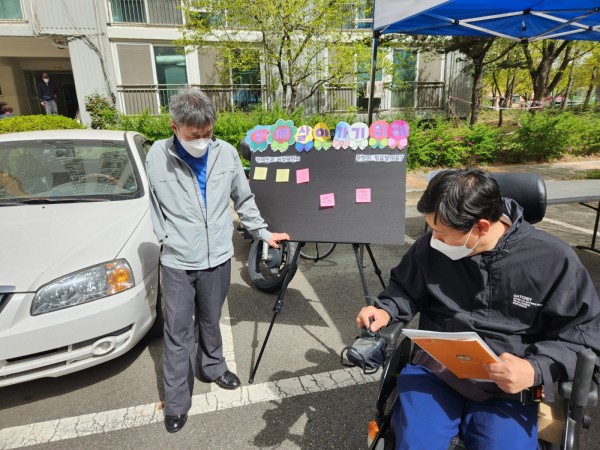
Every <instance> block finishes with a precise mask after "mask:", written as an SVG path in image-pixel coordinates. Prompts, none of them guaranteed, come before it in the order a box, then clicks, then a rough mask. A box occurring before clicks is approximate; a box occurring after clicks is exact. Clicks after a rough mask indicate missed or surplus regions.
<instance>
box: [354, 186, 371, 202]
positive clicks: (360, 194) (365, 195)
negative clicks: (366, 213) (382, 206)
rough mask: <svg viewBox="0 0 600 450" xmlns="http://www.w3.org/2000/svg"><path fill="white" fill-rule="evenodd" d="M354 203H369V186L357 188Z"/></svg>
mask: <svg viewBox="0 0 600 450" xmlns="http://www.w3.org/2000/svg"><path fill="white" fill-rule="evenodd" d="M356 203H371V188H363V189H357V190H356Z"/></svg>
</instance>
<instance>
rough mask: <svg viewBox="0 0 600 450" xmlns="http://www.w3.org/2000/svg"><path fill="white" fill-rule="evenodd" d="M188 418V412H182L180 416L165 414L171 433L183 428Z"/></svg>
mask: <svg viewBox="0 0 600 450" xmlns="http://www.w3.org/2000/svg"><path fill="white" fill-rule="evenodd" d="M187 418H188V415H187V414H181V415H180V416H165V428H166V429H167V431H168V432H169V433H177V432H178V431H179V430H181V429H182V428H183V426H184V425H185V422H186V421H187Z"/></svg>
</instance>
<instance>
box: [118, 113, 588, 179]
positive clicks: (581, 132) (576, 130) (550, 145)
mask: <svg viewBox="0 0 600 450" xmlns="http://www.w3.org/2000/svg"><path fill="white" fill-rule="evenodd" d="M513 117H514V120H513V122H517V123H518V124H519V125H518V126H516V127H515V126H505V127H503V128H498V127H497V126H496V123H490V124H486V123H478V124H476V125H474V126H472V127H469V126H468V125H467V124H466V123H459V124H456V123H455V121H454V120H448V119H447V118H445V117H442V116H437V117H433V118H429V119H419V118H414V117H412V116H411V117H409V116H408V115H404V114H403V113H393V114H392V113H390V114H388V115H386V116H385V117H383V116H382V117H381V119H382V120H386V121H387V122H392V121H394V120H398V119H403V120H406V121H407V122H409V125H410V136H409V138H408V144H409V145H408V153H407V155H408V158H407V166H408V168H409V169H417V168H420V167H428V168H433V167H461V166H480V165H486V164H489V163H506V164H516V163H524V162H532V161H549V160H553V159H557V158H560V157H562V156H564V155H567V154H570V155H573V156H584V155H591V154H596V153H599V152H600V121H599V120H598V113H596V112H588V113H584V112H582V113H573V112H564V111H560V110H558V109H557V110H552V111H537V112H536V113H535V114H532V113H531V112H528V111H514V112H513ZM278 119H285V120H293V121H294V124H296V125H298V126H300V125H305V124H308V125H310V126H314V125H315V124H317V123H319V122H324V123H326V124H327V125H328V126H329V128H330V129H333V128H335V125H336V124H337V123H338V122H340V121H344V122H348V123H350V124H352V123H354V122H357V121H360V120H364V119H360V118H359V117H358V116H357V114H356V113H355V112H349V113H346V114H314V115H304V114H303V112H302V111H301V110H298V111H296V112H294V114H291V115H290V114H288V113H287V111H286V110H284V109H282V108H280V107H279V106H278V105H275V106H274V107H273V108H270V109H268V110H267V109H263V108H262V107H257V108H255V109H252V110H250V111H229V112H220V113H219V118H218V120H217V123H216V124H215V129H214V135H215V136H216V137H218V138H220V139H223V140H225V141H227V142H229V143H230V144H231V145H233V146H234V147H236V148H237V147H238V145H239V143H240V141H241V140H242V139H243V138H244V137H245V136H246V133H247V132H248V130H251V129H252V128H254V127H255V126H256V125H271V124H274V123H275V122H276V121H277V120H278ZM494 122H495V121H494ZM169 124H170V116H169V115H168V114H167V113H166V112H165V111H163V112H162V113H161V114H160V115H158V116H153V115H150V114H149V113H148V112H145V113H143V114H139V115H136V116H124V115H123V116H119V118H118V121H117V123H116V124H115V126H114V127H116V128H118V129H123V130H135V131H139V132H140V133H142V134H144V135H145V136H147V137H148V138H149V139H151V140H157V139H164V138H167V137H169V136H171V135H172V131H171V128H170V126H169ZM242 163H243V164H244V165H245V166H248V165H249V163H248V161H245V160H243V159H242Z"/></svg>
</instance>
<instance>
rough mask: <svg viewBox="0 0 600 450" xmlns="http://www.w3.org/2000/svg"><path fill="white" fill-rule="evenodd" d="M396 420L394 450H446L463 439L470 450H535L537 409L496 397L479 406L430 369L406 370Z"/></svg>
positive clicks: (412, 366) (418, 367)
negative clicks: (457, 436)
mask: <svg viewBox="0 0 600 450" xmlns="http://www.w3.org/2000/svg"><path fill="white" fill-rule="evenodd" d="M398 392H399V401H398V402H397V404H396V407H395V409H394V412H393V416H392V426H393V428H394V431H395V433H396V450H399V449H410V450H420V449H423V450H438V449H439V450H446V449H447V448H448V444H449V443H450V440H451V439H452V438H453V437H454V436H456V435H457V434H459V432H460V435H461V438H462V440H463V443H464V444H465V446H466V447H467V448H468V449H482V450H505V449H507V448H510V450H535V449H537V448H538V443H537V413H538V405H537V404H532V405H523V404H522V403H521V402H519V401H513V400H507V399H502V398H499V397H493V398H491V399H489V400H485V401H482V402H476V401H472V400H469V399H467V398H465V397H463V396H462V395H461V394H459V393H458V392H457V391H455V390H454V389H452V388H451V387H450V386H448V385H447V384H446V383H444V382H443V381H442V380H440V379H439V378H438V377H437V376H436V375H434V374H433V373H432V372H431V371H430V370H429V369H426V368H425V367H422V366H414V365H407V366H406V367H405V368H404V369H403V370H402V372H401V373H400V376H399V377H398Z"/></svg>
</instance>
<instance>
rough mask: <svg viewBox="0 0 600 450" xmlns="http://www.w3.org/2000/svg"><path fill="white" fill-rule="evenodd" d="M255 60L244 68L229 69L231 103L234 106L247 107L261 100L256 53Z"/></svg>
mask: <svg viewBox="0 0 600 450" xmlns="http://www.w3.org/2000/svg"><path fill="white" fill-rule="evenodd" d="M255 61H256V63H255V64H252V65H251V66H249V67H245V68H244V69H240V68H236V67H234V68H232V69H231V83H232V84H233V103H234V105H235V107H236V108H239V109H249V108H251V107H252V106H255V105H258V104H259V103H260V102H261V100H262V92H261V84H260V65H259V60H258V55H256V59H255Z"/></svg>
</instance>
